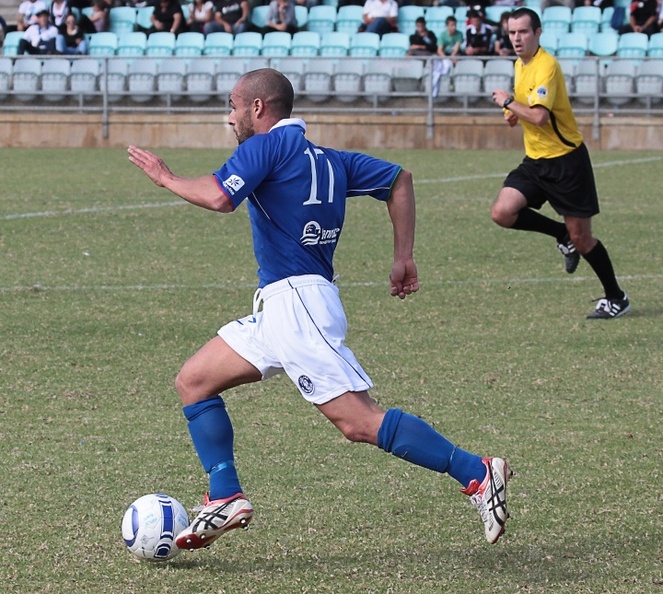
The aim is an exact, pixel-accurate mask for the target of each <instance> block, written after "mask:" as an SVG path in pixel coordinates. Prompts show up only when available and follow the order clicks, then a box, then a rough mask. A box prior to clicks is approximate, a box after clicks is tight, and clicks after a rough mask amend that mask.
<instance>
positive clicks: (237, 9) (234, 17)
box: [204, 0, 294, 35]
mask: <svg viewBox="0 0 663 594" xmlns="http://www.w3.org/2000/svg"><path fill="white" fill-rule="evenodd" d="M293 12H294V9H293ZM250 14H251V7H250V6H249V2H248V0H218V1H217V3H216V7H215V10H214V20H213V21H212V22H211V23H208V24H207V25H205V29H204V33H205V35H208V34H209V33H216V32H219V31H220V32H222V33H223V32H224V31H225V32H226V33H232V34H233V35H237V34H238V33H244V31H246V30H247V29H248V27H249V15H250Z"/></svg>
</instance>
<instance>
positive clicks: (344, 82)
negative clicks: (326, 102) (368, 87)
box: [333, 58, 364, 103]
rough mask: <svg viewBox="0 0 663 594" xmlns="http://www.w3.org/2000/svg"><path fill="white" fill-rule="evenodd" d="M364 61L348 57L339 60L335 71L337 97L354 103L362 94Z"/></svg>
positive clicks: (345, 101) (334, 84)
mask: <svg viewBox="0 0 663 594" xmlns="http://www.w3.org/2000/svg"><path fill="white" fill-rule="evenodd" d="M363 75H364V61H363V60H353V59H351V58H347V59H344V60H339V61H338V64H337V65H336V71H335V72H334V80H333V86H334V91H335V96H336V99H338V100H339V101H341V102H343V103H352V102H353V101H356V100H357V99H359V97H360V96H361V91H362V77H363Z"/></svg>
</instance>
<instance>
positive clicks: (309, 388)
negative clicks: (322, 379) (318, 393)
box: [297, 375, 315, 394]
mask: <svg viewBox="0 0 663 594" xmlns="http://www.w3.org/2000/svg"><path fill="white" fill-rule="evenodd" d="M297 383H298V384H299V389H300V390H301V391H302V392H304V394H313V390H315V386H314V385H313V382H312V381H311V378H310V377H308V376H307V375H300V376H299V379H298V380H297Z"/></svg>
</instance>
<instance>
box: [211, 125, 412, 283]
mask: <svg viewBox="0 0 663 594" xmlns="http://www.w3.org/2000/svg"><path fill="white" fill-rule="evenodd" d="M305 132H306V124H305V123H304V122H303V121H302V120H299V119H294V118H292V119H286V120H281V121H280V122H279V123H278V124H277V125H276V126H274V127H273V128H272V129H271V130H270V131H269V133H267V134H258V135H255V136H252V137H251V138H249V139H248V140H246V141H244V142H243V143H242V144H240V145H239V146H238V147H237V150H236V151H235V152H234V153H233V154H232V156H231V157H230V158H229V159H228V161H227V162H226V163H225V164H224V165H223V166H222V167H221V168H220V169H219V170H217V171H215V172H214V176H215V177H216V179H217V183H218V184H219V186H220V187H221V189H222V190H223V192H224V193H225V194H227V195H228V197H229V198H230V200H231V201H232V203H233V205H234V207H235V208H237V207H238V206H239V205H240V204H241V203H242V201H244V199H246V198H248V208H249V216H250V219H251V228H252V232H253V250H254V253H255V257H256V260H257V262H258V277H259V279H260V282H259V286H260V287H264V286H265V285H267V284H269V283H273V282H275V281H278V280H281V279H283V278H286V277H288V276H299V275H303V274H319V275H321V276H323V277H324V278H326V279H327V280H329V281H331V280H332V278H333V275H334V269H333V263H332V261H333V257H334V250H335V249H336V246H337V244H338V240H339V237H340V235H341V231H342V229H343V221H344V219H345V203H346V199H347V198H348V197H351V196H361V195H369V196H372V197H374V198H376V199H378V200H387V199H388V198H389V196H390V195H391V186H392V184H393V183H394V181H395V179H396V176H397V175H398V173H399V172H400V170H401V167H400V165H395V164H393V163H388V162H386V161H383V160H381V159H376V158H375V157H371V156H369V155H364V154H362V153H354V152H346V151H336V150H334V149H329V148H323V147H318V146H316V145H315V144H313V143H311V142H309V141H308V140H307V139H306V136H305Z"/></svg>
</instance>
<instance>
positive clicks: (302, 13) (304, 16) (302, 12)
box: [295, 4, 308, 30]
mask: <svg viewBox="0 0 663 594" xmlns="http://www.w3.org/2000/svg"><path fill="white" fill-rule="evenodd" d="M295 20H296V21H297V29H300V30H301V29H305V28H306V24H307V23H308V8H306V6H302V5H301V4H295Z"/></svg>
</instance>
